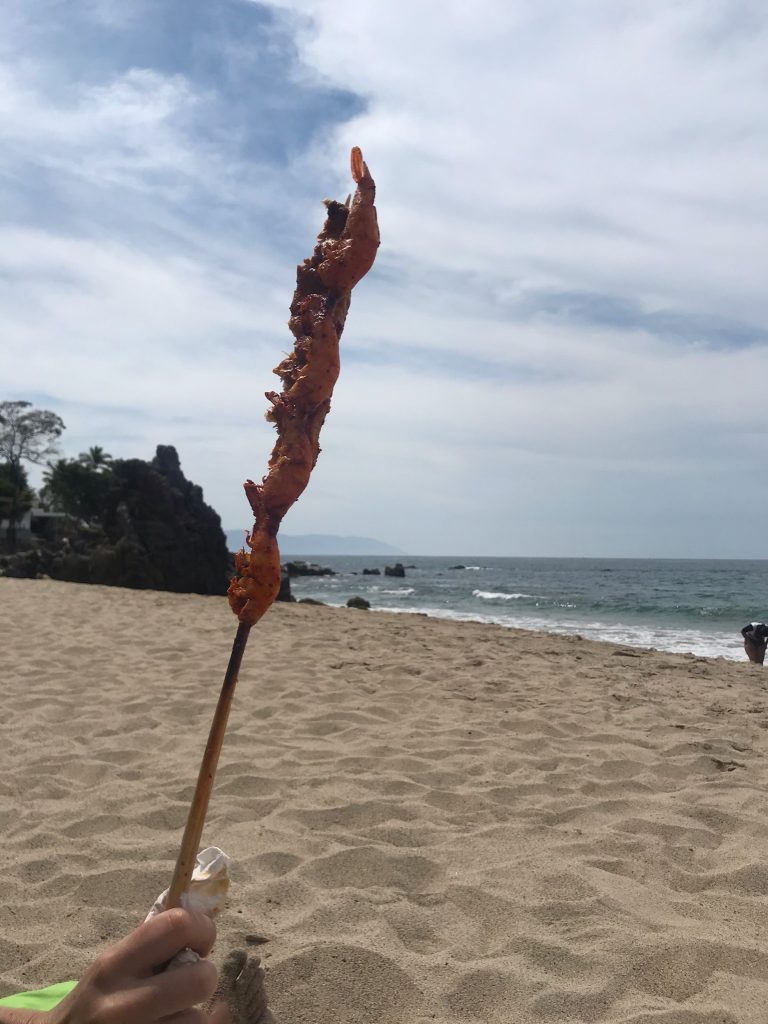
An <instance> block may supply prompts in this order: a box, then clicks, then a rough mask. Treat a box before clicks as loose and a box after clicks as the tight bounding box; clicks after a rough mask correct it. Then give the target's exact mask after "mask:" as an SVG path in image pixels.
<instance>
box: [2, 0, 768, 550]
mask: <svg viewBox="0 0 768 1024" xmlns="http://www.w3.org/2000/svg"><path fill="white" fill-rule="evenodd" d="M44 7H45V10H44V12H43V13H44V15H45V16H44V17H37V16H36V17H35V19H32V17H31V16H30V14H29V11H28V8H27V7H26V5H25V4H23V3H22V2H21V0H13V2H12V3H11V4H10V5H9V16H8V17H7V18H6V19H5V20H4V28H0V85H1V86H2V88H0V129H1V130H2V132H3V136H4V138H5V139H6V140H7V144H6V145H5V147H4V149H3V152H2V154H0V202H2V206H3V209H4V211H5V215H4V216H5V220H4V223H2V224H0V318H2V323H3V330H4V344H3V346H2V349H1V350H0V378H2V379H3V380H4V382H5V384H6V390H7V391H8V397H34V400H35V401H39V402H40V403H41V404H48V405H49V406H50V407H51V408H55V409H56V410H57V411H59V412H60V413H61V414H62V415H63V417H64V419H65V422H67V427H68V429H67V432H66V434H65V437H64V442H65V445H66V446H67V450H68V451H69V452H70V453H72V454H76V453H77V451H80V450H83V449H85V448H87V447H88V446H89V445H91V444H102V445H103V446H104V447H105V448H107V449H108V450H110V451H111V452H112V453H113V454H115V455H142V456H149V455H151V454H152V451H153V448H154V445H155V444H156V443H174V444H176V445H177V446H178V448H179V450H180V453H181V457H182V462H183V465H184V468H185V471H186V472H187V473H188V474H189V475H190V476H191V477H192V478H193V479H195V480H196V481H197V482H199V483H201V484H202V485H203V486H204V489H205V493H206V497H207V499H208V500H209V501H211V502H212V503H213V504H214V506H215V507H216V508H217V509H218V510H219V512H220V513H221V515H222V517H223V519H224V521H225V524H226V525H227V526H231V527H235V526H237V525H240V524H241V523H242V524H245V505H244V502H243V499H242V496H241V494H240V491H239V483H240V481H241V480H242V479H243V478H244V477H245V476H257V475H258V474H259V473H260V472H262V471H263V468H264V466H265V464H266V458H267V454H268V451H269V448H270V446H271V440H272V435H271V432H270V428H269V427H268V426H267V425H266V424H265V423H264V421H263V418H262V417H263V409H264V406H265V401H264V398H263V392H264V391H265V390H266V389H268V388H269V387H271V386H273V380H274V379H273V378H272V377H271V374H270V371H271V367H272V366H274V365H275V363H277V361H278V360H279V358H280V355H281V352H282V351H283V350H285V349H286V348H287V347H289V345H290V338H289V335H288V332H287V329H286V328H285V320H286V318H287V306H288V301H289V297H290V292H291V289H292V285H293V275H294V267H295V264H296V262H297V261H298V260H299V259H301V258H303V257H304V256H305V255H307V254H308V252H309V250H310V247H311V244H312V241H313V237H314V234H315V232H316V231H317V230H318V228H319V227H320V223H321V218H322V208H321V206H320V203H319V200H320V199H321V198H322V196H323V195H335V196H339V197H343V196H344V194H345V193H346V192H347V191H348V189H349V172H348V167H347V159H348V156H347V154H348V150H349V147H350V145H351V144H353V143H354V144H360V145H362V146H363V149H364V151H365V153H366V156H367V157H368V158H369V160H370V163H371V167H372V170H373V172H374V174H375V176H376V179H377V183H378V186H379V208H380V222H381V227H382V236H383V245H382V249H381V253H380V256H379V259H378V261H377V265H376V267H375V269H374V271H373V272H372V274H371V275H370V276H369V277H368V278H367V279H366V280H365V281H364V282H363V283H362V284H361V285H360V288H359V290H358V291H357V292H356V293H355V296H354V298H353V303H352V309H351V312H350V319H349V325H348V328H347V331H346V332H345V336H344V339H343V342H342V347H343V356H344V366H343V373H342V377H341V380H340V383H339V385H338V388H337V393H336V396H335V399H334V408H333V413H332V416H331V417H330V418H329V420H328V423H327V425H326V427H325V431H324V435H323V442H322V443H323V448H324V451H323V454H322V456H321V459H320V462H319V464H318V467H317V469H316V471H315V475H314V477H313V481H312V485H311V487H310V488H309V489H308V491H307V493H306V495H305V496H304V497H303V498H302V499H301V501H300V502H299V504H298V505H297V506H296V508H295V509H293V510H292V511H291V512H290V514H289V521H287V524H286V525H287V527H288V528H289V530H290V532H294V533H304V532H306V533H310V532H313V533H316V532H323V531H326V532H334V533H340V534H341V533H347V534H368V535H374V536H375V535H378V536H380V537H381V538H382V539H383V540H388V541H390V542H391V543H394V544H397V545H398V546H400V547H402V548H404V549H407V550H411V551H413V552H424V553H429V552H431V551H446V552H456V553H459V552H461V553H463V554H472V553H483V552H485V553H494V552H496V553H502V554H547V553H551V554H606V555H607V554H615V555H619V554H647V555H654V554H659V555H661V554H669V555H672V554H691V555H702V556H704V555H708V554H711V555H733V554H734V553H738V552H741V553H742V554H744V555H750V554H751V552H752V550H753V545H752V541H751V540H750V539H749V538H750V537H751V536H752V537H753V536H754V534H755V532H756V531H757V530H758V529H759V528H760V509H761V508H762V507H763V503H764V501H765V498H766V494H765V490H766V487H765V486H764V485H763V483H762V482H761V477H760V474H759V473H758V472H756V471H755V466H756V465H759V464H760V460H761V458H762V453H763V451H764V449H765V444H766V428H765V425H764V424H765V417H764V412H763V410H764V404H765V403H764V389H763V384H762V381H763V378H764V376H765V371H766V369H768V346H767V345H766V338H767V337H768V309H767V308H766V302H767V300H766V296H765V289H764V276H765V267H766V263H767V262H768V260H767V257H768V253H767V252H766V244H767V243H766V237H767V236H766V232H765V209H766V204H765V199H766V196H765V191H766V186H765V180H764V173H763V168H764V164H765V156H766V153H765V149H766V143H765V139H766V138H768V134H767V133H766V129H767V128H768V125H766V114H765V108H764V71H763V60H764V52H765V44H766V34H767V29H768V16H767V15H766V14H765V13H764V12H763V10H762V8H761V7H759V6H757V5H756V4H753V3H746V2H744V3H737V4H728V5H726V4H725V3H724V2H717V0H715V2H712V0H706V2H705V0H684V2H682V3H679V4H675V5H670V4H668V3H666V2H662V0H647V2H644V3H642V4H641V3H634V2H629V3H625V4H620V5H617V4H615V3H611V2H609V0H584V2H583V3H580V4H578V5H570V6H565V7H564V6H563V5H562V4H560V3H557V4H556V3H554V0H543V2H538V3H535V4H534V3H533V2H532V0H515V2H512V3H501V2H498V0H480V2H478V3H477V4H475V5H473V6H472V7H471V9H470V6H469V5H462V4H458V3H441V4H437V3H436V0H427V2H426V3H423V4H419V5H407V6H406V5H405V4H403V3H402V2H400V0H396V2H392V3H390V4H387V5H384V4H361V3H359V2H357V3H354V4H353V3H351V2H349V0H334V2H333V3H331V2H330V0H302V2H301V3H299V2H291V0H279V2H273V3H269V4H264V3H261V4H256V3H252V2H250V0H221V2H220V3H217V4H215V5H211V4H209V3H207V2H206V3H202V2H198V0H167V3H165V4H163V5H162V7H158V6H157V5H154V4H148V3H146V2H145V0H124V2H122V3H120V4H116V3H112V2H111V0H87V2H86V0H78V2H77V3H67V4H63V3H61V2H60V0H46V2H45V5H44ZM694 524H695V526H694Z"/></svg>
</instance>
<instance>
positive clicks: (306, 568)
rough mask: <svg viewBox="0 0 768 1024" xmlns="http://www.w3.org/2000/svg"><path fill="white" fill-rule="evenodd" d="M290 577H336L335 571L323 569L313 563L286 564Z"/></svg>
mask: <svg viewBox="0 0 768 1024" xmlns="http://www.w3.org/2000/svg"><path fill="white" fill-rule="evenodd" d="M284 568H285V570H286V572H287V573H288V575H289V576H335V575H336V573H335V572H334V571H333V569H328V568H323V566H321V565H315V564H314V563H313V562H286V563H285V566H284Z"/></svg>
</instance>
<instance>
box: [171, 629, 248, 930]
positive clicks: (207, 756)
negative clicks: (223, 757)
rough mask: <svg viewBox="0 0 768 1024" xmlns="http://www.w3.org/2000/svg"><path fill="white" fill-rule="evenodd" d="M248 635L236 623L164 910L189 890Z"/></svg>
mask: <svg viewBox="0 0 768 1024" xmlns="http://www.w3.org/2000/svg"><path fill="white" fill-rule="evenodd" d="M250 631H251V623H250V622H240V623H239V624H238V627H237V632H236V633H235V639H234V642H233V644H232V653H231V654H230V656H229V664H228V665H227V671H226V672H225V674H224V682H223V684H222V687H221V693H220V694H219V700H218V703H217V705H216V711H215V712H214V715H213V722H212V723H211V731H210V733H209V734H208V743H207V744H206V747H205V753H204V754H203V760H202V763H201V765H200V773H199V775H198V777H197V787H196V788H195V795H194V797H193V798H192V806H191V807H190V809H189V816H188V817H187V824H186V827H185V829H184V836H183V838H182V840H181V849H180V850H179V856H178V859H177V860H176V867H175V869H174V872H173V879H172V881H171V888H170V889H169V891H168V899H167V903H166V906H167V909H168V910H170V909H171V908H172V907H180V906H181V897H182V894H183V893H185V892H186V891H187V889H188V888H189V880H190V878H191V877H192V869H193V868H194V866H195V862H196V860H197V851H198V849H199V848H200V839H201V837H202V835H203V826H204V825H205V816H206V814H207V812H208V802H209V800H210V799H211V790H212V789H213V780H214V777H215V775H216V766H217V765H218V763H219V754H220V753H221V746H222V744H223V742H224V733H225V731H226V728H227V721H228V719H229V709H230V708H231V706H232V698H233V696H234V693H235V686H236V685H237V677H238V674H239V672H240V664H241V662H242V660H243V652H244V651H245V645H246V643H247V642H248V634H249V633H250Z"/></svg>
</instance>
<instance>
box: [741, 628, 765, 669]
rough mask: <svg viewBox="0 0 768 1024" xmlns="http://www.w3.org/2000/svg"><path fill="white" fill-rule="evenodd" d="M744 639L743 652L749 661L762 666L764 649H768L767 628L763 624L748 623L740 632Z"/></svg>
mask: <svg viewBox="0 0 768 1024" xmlns="http://www.w3.org/2000/svg"><path fill="white" fill-rule="evenodd" d="M741 635H742V636H743V637H744V650H745V651H746V652H747V657H748V658H749V660H750V661H754V662H755V663H756V664H758V665H762V664H763V662H764V661H765V649H766V647H768V626H766V624H765V623H764V622H750V623H748V624H747V625H746V626H745V627H744V629H742V631H741Z"/></svg>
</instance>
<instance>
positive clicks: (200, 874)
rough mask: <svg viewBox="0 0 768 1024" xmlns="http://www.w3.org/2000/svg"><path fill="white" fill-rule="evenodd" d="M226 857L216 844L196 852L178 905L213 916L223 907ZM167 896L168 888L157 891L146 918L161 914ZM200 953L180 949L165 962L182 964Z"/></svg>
mask: <svg viewBox="0 0 768 1024" xmlns="http://www.w3.org/2000/svg"><path fill="white" fill-rule="evenodd" d="M231 863H232V861H231V860H230V858H229V857H228V856H227V855H226V853H224V851H223V850H220V849H219V848H218V847H216V846H209V847H208V849H207V850H201V851H200V853H198V855H197V861H196V863H195V866H194V868H193V869H192V879H191V881H190V883H189V889H188V890H187V891H186V892H185V893H184V895H183V896H182V897H181V905H182V906H183V907H187V909H189V910H199V911H202V913H203V914H207V915H208V917H215V916H216V914H218V912H219V911H220V910H221V909H222V908H223V906H224V901H225V900H226V898H227V892H228V890H229V865H230V864H231ZM167 898H168V890H167V889H166V890H165V892H163V893H160V895H159V896H158V897H157V899H156V900H155V902H154V903H153V904H152V909H151V910H150V912H149V913H148V914H147V917H146V920H147V921H148V920H149V919H150V918H151V917H155V916H156V915H157V914H162V912H163V911H164V910H165V903H166V900H167ZM199 959H200V957H199V956H198V955H197V953H195V952H194V950H192V949H183V950H182V951H181V952H180V953H177V954H176V956H175V957H174V958H173V960H171V962H170V963H169V964H168V967H169V968H171V967H182V966H183V965H184V964H191V963H195V962H196V961H197V960H199Z"/></svg>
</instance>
